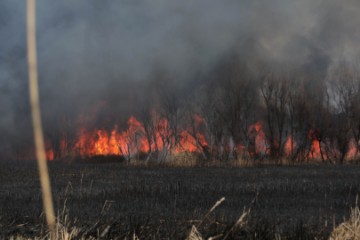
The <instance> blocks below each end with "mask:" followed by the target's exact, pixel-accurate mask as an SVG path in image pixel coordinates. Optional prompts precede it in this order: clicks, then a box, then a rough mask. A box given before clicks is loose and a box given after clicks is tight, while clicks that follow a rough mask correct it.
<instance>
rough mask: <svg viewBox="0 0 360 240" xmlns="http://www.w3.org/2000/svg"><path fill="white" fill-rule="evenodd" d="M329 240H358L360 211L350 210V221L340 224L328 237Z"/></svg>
mask: <svg viewBox="0 0 360 240" xmlns="http://www.w3.org/2000/svg"><path fill="white" fill-rule="evenodd" d="M329 239H330V240H358V239H360V210H359V207H358V206H356V207H355V208H352V209H351V215H350V219H348V220H347V221H345V222H343V223H341V224H340V225H339V226H338V227H336V228H335V229H334V231H333V232H332V233H331V235H330V238H329Z"/></svg>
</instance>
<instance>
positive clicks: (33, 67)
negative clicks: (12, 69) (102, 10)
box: [27, 0, 55, 238]
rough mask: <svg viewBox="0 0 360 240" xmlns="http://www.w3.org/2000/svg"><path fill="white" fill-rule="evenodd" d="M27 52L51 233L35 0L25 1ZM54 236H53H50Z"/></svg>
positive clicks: (41, 170)
mask: <svg viewBox="0 0 360 240" xmlns="http://www.w3.org/2000/svg"><path fill="white" fill-rule="evenodd" d="M27 50H28V51H27V54H28V71H29V92H30V103H31V115H32V123H33V131H34V141H35V149H36V157H37V162H38V167H39V175H40V183H41V189H42V198H43V205H44V211H45V216H46V221H47V225H48V228H49V231H50V234H51V236H53V234H52V233H54V232H55V213H54V207H53V200H52V194H51V186H50V179H49V173H48V167H47V162H46V154H45V145H44V137H43V130H42V123H41V113H40V104H39V88H38V72H37V54H36V0H28V1H27ZM51 238H54V237H51Z"/></svg>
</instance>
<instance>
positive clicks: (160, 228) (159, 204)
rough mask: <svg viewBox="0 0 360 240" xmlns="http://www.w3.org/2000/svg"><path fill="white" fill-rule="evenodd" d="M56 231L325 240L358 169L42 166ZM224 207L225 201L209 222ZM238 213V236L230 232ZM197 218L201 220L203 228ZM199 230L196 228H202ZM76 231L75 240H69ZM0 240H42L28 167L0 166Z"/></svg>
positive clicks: (357, 187) (358, 177)
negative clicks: (59, 227)
mask: <svg viewBox="0 0 360 240" xmlns="http://www.w3.org/2000/svg"><path fill="white" fill-rule="evenodd" d="M50 174H51V179H52V186H53V194H54V202H55V208H56V209H57V211H58V216H59V221H60V222H61V223H62V224H64V225H65V227H67V228H68V229H69V231H71V229H73V230H74V229H75V230H76V233H77V234H78V235H77V236H86V237H90V236H92V237H96V238H103V239H108V238H114V239H125V238H127V239H132V238H133V237H134V236H137V237H139V238H140V239H185V238H186V237H187V235H188V234H189V232H190V229H191V227H192V225H194V226H197V229H198V230H199V232H200V233H201V234H202V236H203V237H206V238H207V237H210V236H215V235H218V234H221V233H223V234H224V233H226V232H230V234H229V237H228V239H238V238H240V237H243V238H245V239H246V238H248V239H275V238H277V237H279V236H281V237H285V238H287V239H314V238H318V239H325V238H328V236H329V234H330V232H331V230H332V229H333V227H334V224H335V225H337V224H339V223H340V222H342V221H343V220H344V218H347V217H348V216H349V214H350V208H351V207H353V206H354V205H355V202H356V196H357V194H359V192H360V166H357V165H355V166H354V165H345V166H325V165H319V166H315V165H306V166H281V167H279V166H259V167H248V168H165V167H126V166H124V165H122V164H116V163H107V164H99V163H92V164H90V163H73V164H66V163H54V162H52V163H51V164H50ZM222 197H225V201H224V202H223V203H222V204H221V205H220V206H218V207H217V208H216V209H215V210H214V211H213V212H211V213H210V214H209V215H208V216H207V217H206V218H205V216H206V215H207V213H208V211H209V209H210V208H211V207H212V206H213V205H214V204H215V203H216V201H218V200H219V199H221V198H222ZM244 209H246V210H249V209H250V213H249V215H248V217H247V219H246V224H245V225H244V226H242V227H238V228H233V229H232V230H231V231H229V230H230V229H231V227H232V226H233V224H234V223H235V222H236V221H237V220H238V218H239V217H240V215H241V214H242V213H243V211H244ZM204 218H205V219H204ZM201 220H204V221H203V222H202V223H201V222H200V221H201ZM75 230H74V234H75ZM0 232H1V235H0V238H1V239H3V238H8V237H9V236H16V235H21V236H25V237H34V236H44V234H45V226H44V216H43V214H42V208H41V192H40V185H39V180H38V173H37V168H36V164H35V163H29V162H17V163H10V162H7V163H5V162H3V163H1V164H0Z"/></svg>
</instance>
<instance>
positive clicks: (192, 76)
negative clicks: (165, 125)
mask: <svg viewBox="0 0 360 240" xmlns="http://www.w3.org/2000/svg"><path fill="white" fill-rule="evenodd" d="M359 12H360V2H359V1H358V0H343V1H340V0H303V1H298V0H271V1H260V0H256V1H253V0H223V1H218V0H196V1H194V0H182V1H175V0H170V1H167V0H119V1H110V0H106V1H96V0H79V1H71V0H63V1H47V0H38V1H37V24H38V26H37V37H38V61H39V81H40V89H41V96H40V97H41V104H42V114H43V118H44V120H43V122H44V125H45V131H46V132H47V133H48V134H49V135H51V134H52V132H55V133H54V134H56V132H57V130H56V129H57V128H58V126H59V122H62V121H64V118H66V119H70V120H69V121H70V122H71V121H72V122H74V121H78V120H79V116H80V115H82V116H83V118H82V121H85V122H87V123H88V124H96V123H97V122H99V121H100V122H104V121H110V122H124V121H126V119H128V117H129V116H130V115H131V114H133V113H134V112H136V111H137V110H138V109H139V108H141V107H142V106H143V104H144V102H151V103H153V104H154V105H156V100H157V95H158V94H157V91H160V92H161V88H165V89H168V90H167V91H168V94H169V95H174V96H173V97H177V98H179V99H184V98H187V97H189V96H191V95H192V94H193V93H195V92H196V90H197V89H200V88H201V87H203V86H204V85H207V83H208V81H209V79H210V77H209V75H211V73H213V71H214V69H216V66H217V65H218V64H219V62H221V61H223V60H224V59H226V58H227V57H228V56H229V55H232V56H233V55H235V56H236V59H238V61H239V62H242V63H246V65H247V67H248V68H249V69H250V71H251V74H253V76H254V78H256V76H261V75H263V74H267V73H269V72H289V71H292V70H299V69H301V70H302V71H303V72H305V73H309V72H312V73H313V72H316V73H319V74H320V75H324V76H325V75H326V74H327V72H328V70H329V69H330V68H331V66H332V65H333V64H335V63H337V62H338V61H343V60H345V61H350V62H356V61H357V59H358V57H359V53H360V44H359V42H360V28H359V26H360V15H359ZM25 31H26V29H25V2H24V1H17V0H15V1H14V0H2V1H1V2H0V91H1V95H0V129H1V134H0V152H1V153H0V156H1V155H3V156H6V157H8V156H13V155H14V154H16V153H15V152H16V150H15V148H14V146H16V148H21V147H23V146H28V145H29V143H30V142H31V125H30V113H29V103H28V93H27V73H26V70H27V66H26V32H25ZM219 81H221V80H219ZM309 81H310V80H309ZM311 81H322V80H321V79H317V80H314V79H311ZM319 86H322V85H321V84H319ZM159 89H160V90H159ZM148 104H149V105H151V104H150V103H148ZM150 107H152V106H150ZM109 119H111V120H109ZM69 125H71V124H69Z"/></svg>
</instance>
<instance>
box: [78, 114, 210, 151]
mask: <svg viewBox="0 0 360 240" xmlns="http://www.w3.org/2000/svg"><path fill="white" fill-rule="evenodd" d="M154 129H155V134H154V136H153V139H152V141H150V142H149V139H147V138H146V134H145V129H144V126H143V124H142V123H141V122H140V121H138V120H137V119H136V118H135V117H134V116H131V117H130V118H129V120H128V121H127V128H126V129H125V130H123V131H119V130H118V127H117V126H114V127H113V129H112V130H111V131H110V132H108V131H107V130H105V129H94V130H86V129H85V128H80V129H79V130H78V133H77V139H76V141H75V144H74V147H73V148H72V150H73V151H74V152H76V153H77V154H78V155H80V156H82V157H86V156H96V155H105V156H106V155H119V156H130V155H134V154H136V153H139V152H142V153H148V152H149V150H150V147H151V149H153V150H157V151H162V150H164V149H166V150H170V148H172V147H173V152H174V153H180V152H201V150H200V148H199V145H198V144H201V145H202V146H206V145H207V142H206V140H205V137H204V136H203V135H202V134H201V133H196V138H197V140H196V139H195V138H194V137H193V136H192V135H191V134H189V132H188V131H187V130H182V131H181V133H180V136H179V141H178V142H176V141H175V136H174V133H173V132H172V131H171V128H170V126H169V123H168V121H167V119H158V122H157V124H156V126H154Z"/></svg>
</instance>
